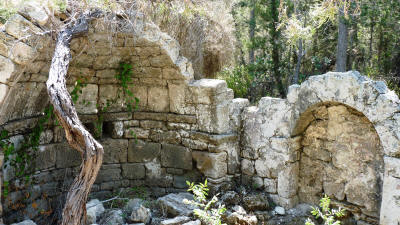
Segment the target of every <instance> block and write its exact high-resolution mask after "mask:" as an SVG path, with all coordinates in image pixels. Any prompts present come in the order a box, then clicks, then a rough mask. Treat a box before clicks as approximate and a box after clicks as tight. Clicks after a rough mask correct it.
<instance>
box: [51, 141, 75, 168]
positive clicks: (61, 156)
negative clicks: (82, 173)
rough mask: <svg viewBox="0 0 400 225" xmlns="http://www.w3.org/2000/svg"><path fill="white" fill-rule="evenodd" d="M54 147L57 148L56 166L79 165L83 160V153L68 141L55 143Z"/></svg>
mask: <svg viewBox="0 0 400 225" xmlns="http://www.w3.org/2000/svg"><path fill="white" fill-rule="evenodd" d="M52 147H54V148H55V150H56V167H57V168H68V167H74V166H79V165H80V164H81V162H82V159H81V155H80V154H79V152H78V151H76V150H75V149H72V148H70V147H69V145H68V144H67V143H62V144H55V145H52Z"/></svg>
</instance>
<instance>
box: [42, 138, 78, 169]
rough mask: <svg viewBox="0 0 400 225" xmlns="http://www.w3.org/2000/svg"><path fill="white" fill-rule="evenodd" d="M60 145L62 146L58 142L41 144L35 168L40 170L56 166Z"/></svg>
mask: <svg viewBox="0 0 400 225" xmlns="http://www.w3.org/2000/svg"><path fill="white" fill-rule="evenodd" d="M58 147H60V146H59V145H58V144H50V145H42V146H39V151H38V152H37V155H36V157H35V168H36V169H38V170H44V169H48V168H54V167H55V166H56V153H57V151H59V149H57V148H58ZM69 150H70V151H75V150H72V149H69Z"/></svg>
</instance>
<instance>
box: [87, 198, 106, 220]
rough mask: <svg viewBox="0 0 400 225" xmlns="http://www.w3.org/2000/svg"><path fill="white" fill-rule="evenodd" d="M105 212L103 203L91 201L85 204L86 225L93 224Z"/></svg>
mask: <svg viewBox="0 0 400 225" xmlns="http://www.w3.org/2000/svg"><path fill="white" fill-rule="evenodd" d="M104 211H105V209H104V206H103V203H101V202H100V201H99V200H98V199H92V200H90V201H89V202H88V203H86V224H94V223H96V221H97V219H98V218H100V215H101V214H102V213H103V212H104Z"/></svg>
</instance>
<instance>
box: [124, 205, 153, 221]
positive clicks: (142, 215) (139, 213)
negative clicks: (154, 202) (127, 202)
mask: <svg viewBox="0 0 400 225" xmlns="http://www.w3.org/2000/svg"><path fill="white" fill-rule="evenodd" d="M129 219H130V220H131V221H132V222H136V223H138V222H139V223H140V222H141V223H144V224H147V223H149V222H150V219H151V212H150V209H148V208H146V207H144V206H143V205H142V204H140V205H138V206H136V207H133V208H132V213H131V216H130V218H129Z"/></svg>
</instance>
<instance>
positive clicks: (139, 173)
mask: <svg viewBox="0 0 400 225" xmlns="http://www.w3.org/2000/svg"><path fill="white" fill-rule="evenodd" d="M121 168H122V176H123V177H124V178H128V179H143V178H144V177H145V176H146V169H145V167H144V166H143V165H142V164H139V163H127V164H122V165H121Z"/></svg>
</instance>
